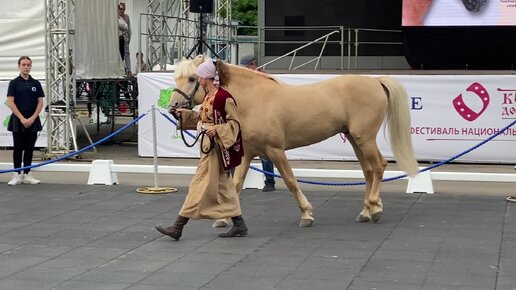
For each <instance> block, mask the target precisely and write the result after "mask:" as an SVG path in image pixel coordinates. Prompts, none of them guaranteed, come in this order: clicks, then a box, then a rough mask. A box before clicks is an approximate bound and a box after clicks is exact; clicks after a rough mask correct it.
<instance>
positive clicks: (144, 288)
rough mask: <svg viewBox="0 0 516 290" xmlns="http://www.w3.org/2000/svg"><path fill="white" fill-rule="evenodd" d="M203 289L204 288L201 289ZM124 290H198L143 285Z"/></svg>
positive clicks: (196, 288)
mask: <svg viewBox="0 0 516 290" xmlns="http://www.w3.org/2000/svg"><path fill="white" fill-rule="evenodd" d="M203 289H204V288H203ZM124 290H199V287H197V286H186V285H181V286H172V285H144V284H135V285H132V286H131V287H129V288H126V289H124Z"/></svg>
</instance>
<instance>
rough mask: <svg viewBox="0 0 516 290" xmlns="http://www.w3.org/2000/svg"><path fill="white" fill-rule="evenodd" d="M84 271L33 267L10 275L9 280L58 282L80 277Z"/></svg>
mask: <svg viewBox="0 0 516 290" xmlns="http://www.w3.org/2000/svg"><path fill="white" fill-rule="evenodd" d="M85 271H86V270H85V269H80V268H51V267H44V266H35V267H31V268H28V269H25V270H23V271H20V272H17V273H15V274H13V275H11V276H10V277H9V279H19V280H24V279H26V280H50V281H57V282H59V281H65V280H69V279H72V278H73V277H77V276H80V275H82V274H84V272H85Z"/></svg>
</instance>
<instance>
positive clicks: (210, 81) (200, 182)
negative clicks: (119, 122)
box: [156, 60, 247, 240]
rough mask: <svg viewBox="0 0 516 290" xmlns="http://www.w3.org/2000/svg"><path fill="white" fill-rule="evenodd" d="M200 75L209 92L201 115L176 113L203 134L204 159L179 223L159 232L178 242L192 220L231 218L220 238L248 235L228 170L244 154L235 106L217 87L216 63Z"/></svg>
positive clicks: (208, 63)
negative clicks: (193, 124) (230, 225)
mask: <svg viewBox="0 0 516 290" xmlns="http://www.w3.org/2000/svg"><path fill="white" fill-rule="evenodd" d="M197 75H198V76H199V83H200V85H201V86H202V87H203V88H204V90H205V91H206V96H205V97H204V101H203V103H202V105H201V108H200V110H199V113H196V112H193V111H191V110H186V109H177V110H176V111H175V112H173V113H174V114H175V115H176V116H178V117H179V119H180V120H181V127H182V128H185V127H188V125H189V124H192V123H197V129H198V132H202V131H204V134H205V136H204V138H201V140H202V144H201V159H200V161H199V165H198V167H197V170H196V172H195V176H194V177H193V179H192V181H191V183H190V187H189V190H188V194H187V196H186V199H185V201H184V203H183V206H182V207H181V210H180V211H179V215H178V217H177V220H176V222H175V223H174V224H173V225H170V226H168V227H165V228H164V227H162V226H157V227H156V229H157V230H158V231H159V232H160V233H162V234H164V235H168V236H170V237H171V238H173V239H175V240H179V238H180V237H181V234H182V231H183V227H184V225H185V224H186V223H187V222H188V220H189V219H221V218H225V217H232V220H233V227H232V228H231V229H230V230H229V231H228V232H227V233H222V234H220V235H219V236H220V237H223V238H230V237H236V236H246V235H247V226H246V224H245V222H244V219H243V218H242V215H241V211H240V201H239V198H238V194H237V192H236V189H235V187H234V185H233V181H232V177H231V174H230V171H229V169H231V168H234V167H236V166H238V165H239V164H240V162H241V158H242V156H243V154H244V151H243V146H242V137H241V134H240V121H239V119H238V113H237V107H236V103H235V100H234V99H233V97H232V96H231V94H230V93H229V92H227V91H226V90H224V89H223V88H219V87H217V86H216V85H215V83H214V82H215V79H216V78H217V79H218V72H217V68H216V66H215V64H214V63H213V61H211V60H209V61H206V62H204V63H202V64H201V65H199V67H198V68H197Z"/></svg>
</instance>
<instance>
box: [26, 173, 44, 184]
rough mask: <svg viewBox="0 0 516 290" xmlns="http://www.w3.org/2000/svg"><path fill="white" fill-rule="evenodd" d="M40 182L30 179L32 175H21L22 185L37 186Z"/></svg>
mask: <svg viewBox="0 0 516 290" xmlns="http://www.w3.org/2000/svg"><path fill="white" fill-rule="evenodd" d="M40 182H41V181H39V180H37V179H36V178H34V177H32V174H31V173H30V172H29V173H28V174H27V173H25V174H24V175H23V183H28V184H38V183H40Z"/></svg>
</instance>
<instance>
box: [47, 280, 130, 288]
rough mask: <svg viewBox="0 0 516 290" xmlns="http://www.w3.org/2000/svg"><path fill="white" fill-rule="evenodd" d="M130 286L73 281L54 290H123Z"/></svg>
mask: <svg viewBox="0 0 516 290" xmlns="http://www.w3.org/2000/svg"><path fill="white" fill-rule="evenodd" d="M129 286H131V284H124V283H122V284H120V283H106V282H104V283H103V282H92V281H78V280H72V281H66V282H64V283H62V284H60V285H58V286H56V287H54V288H52V290H93V289H95V290H123V289H127V287H129Z"/></svg>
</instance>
